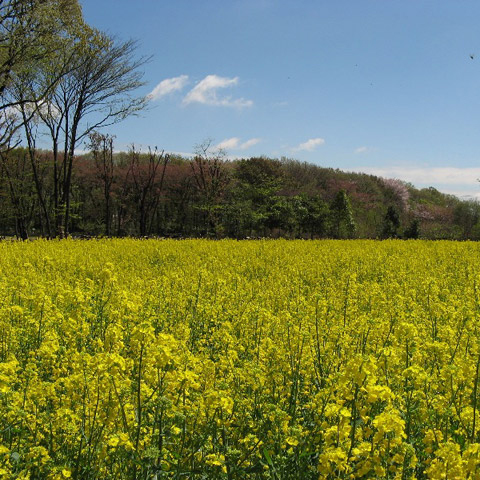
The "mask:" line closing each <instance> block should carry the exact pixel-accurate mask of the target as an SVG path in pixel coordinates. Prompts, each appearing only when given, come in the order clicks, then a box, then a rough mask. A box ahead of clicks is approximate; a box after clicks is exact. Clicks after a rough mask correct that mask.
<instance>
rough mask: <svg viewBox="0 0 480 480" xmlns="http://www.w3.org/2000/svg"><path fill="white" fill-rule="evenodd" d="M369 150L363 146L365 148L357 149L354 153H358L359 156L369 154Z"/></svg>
mask: <svg viewBox="0 0 480 480" xmlns="http://www.w3.org/2000/svg"><path fill="white" fill-rule="evenodd" d="M369 150H370V148H369V147H365V146H363V147H358V148H356V149H355V151H354V153H357V154H358V153H367V152H368V151H369Z"/></svg>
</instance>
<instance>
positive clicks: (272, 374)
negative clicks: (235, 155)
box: [0, 239, 480, 480]
mask: <svg viewBox="0 0 480 480" xmlns="http://www.w3.org/2000/svg"><path fill="white" fill-rule="evenodd" d="M0 272H1V275H0V442H1V443H0V479H17V478H18V479H27V478H30V479H32V480H33V479H64V478H72V479H79V480H80V479H82V480H83V479H115V480H122V479H128V480H130V479H152V480H153V479H155V480H160V479H163V478H171V479H217V478H218V479H334V478H335V479H336V478H340V479H355V478H363V479H368V478H381V479H383V478H385V479H387V478H388V479H409V478H418V479H422V478H429V479H449V480H453V479H467V478H469V479H480V413H479V410H480V385H479V375H480V246H479V245H478V244H476V243H449V242H430V243H429V242H421V241H408V242H402V241H387V242H374V241H360V240H357V241H313V242H310V241H283V240H278V241H248V242H237V241H230V240H228V241H217V242H216V241H204V240H188V241H156V240H130V239H129V240H92V241H73V240H68V241H50V242H49V241H40V240H39V241H34V242H29V243H13V242H4V243H0Z"/></svg>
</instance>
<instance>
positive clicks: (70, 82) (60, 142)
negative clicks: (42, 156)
mask: <svg viewBox="0 0 480 480" xmlns="http://www.w3.org/2000/svg"><path fill="white" fill-rule="evenodd" d="M72 49H73V50H72ZM72 51H73V55H72ZM135 53H136V43H135V42H134V41H132V40H129V41H126V42H118V41H117V40H115V39H114V38H111V37H109V36H107V35H106V34H104V33H101V32H98V31H95V30H90V33H89V34H88V35H87V36H86V37H85V38H84V40H83V41H82V42H80V43H78V44H74V45H72V46H69V47H68V48H67V49H65V50H64V51H63V52H62V53H60V55H59V56H60V62H62V63H63V61H64V58H65V57H67V58H71V59H72V60H71V62H72V63H73V67H74V68H72V70H71V71H70V72H68V73H66V74H65V75H64V76H62V78H61V79H60V80H59V82H58V85H57V87H56V88H55V90H54V91H53V92H52V94H51V95H49V96H48V97H47V98H46V99H45V104H46V105H47V108H44V109H42V108H38V114H39V116H40V117H41V118H42V121H43V123H44V124H45V126H46V128H47V130H48V132H49V134H50V138H51V141H52V150H53V157H54V158H53V176H54V178H53V183H54V205H55V225H56V232H57V235H59V236H64V235H68V226H69V217H70V208H71V206H70V198H71V183H72V171H73V167H74V155H75V148H76V147H77V146H78V145H79V144H80V143H81V142H82V141H83V140H84V139H85V138H86V137H88V135H89V134H90V133H91V132H93V131H95V130H97V129H99V128H101V127H105V126H108V125H112V124H114V123H117V122H119V121H121V120H123V119H125V118H126V117H128V116H129V115H132V114H135V113H137V112H139V111H140V110H141V109H143V108H144V107H145V106H146V104H147V98H146V97H142V96H135V95H134V92H135V91H136V90H137V88H138V87H140V86H142V85H143V82H142V76H143V73H142V72H141V71H140V67H142V66H143V65H144V64H145V63H146V62H147V61H148V60H149V59H147V58H145V57H141V58H135ZM62 55H63V57H62Z"/></svg>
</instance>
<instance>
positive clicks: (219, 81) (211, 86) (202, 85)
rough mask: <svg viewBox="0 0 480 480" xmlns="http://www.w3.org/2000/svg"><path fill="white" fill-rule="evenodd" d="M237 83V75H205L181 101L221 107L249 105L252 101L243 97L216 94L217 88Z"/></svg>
mask: <svg viewBox="0 0 480 480" xmlns="http://www.w3.org/2000/svg"><path fill="white" fill-rule="evenodd" d="M237 84H238V77H234V78H228V77H219V76H218V75H207V76H206V77H205V78H204V79H203V80H201V81H200V82H199V83H197V85H195V87H193V88H192V90H190V91H189V92H188V93H187V95H186V96H185V98H184V99H183V103H184V104H185V105H188V104H189V103H202V104H204V105H216V106H222V107H237V108H243V107H251V106H252V105H253V102H252V101H251V100H245V99H244V98H235V99H234V98H232V97H230V96H227V97H221V96H218V95H217V90H218V89H222V88H228V87H232V86H235V85H237Z"/></svg>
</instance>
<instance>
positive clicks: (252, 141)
mask: <svg viewBox="0 0 480 480" xmlns="http://www.w3.org/2000/svg"><path fill="white" fill-rule="evenodd" d="M260 142H261V139H260V138H251V139H250V140H247V141H246V142H244V143H242V144H241V145H240V150H247V148H250V147H253V146H254V145H256V144H257V143H260Z"/></svg>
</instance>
